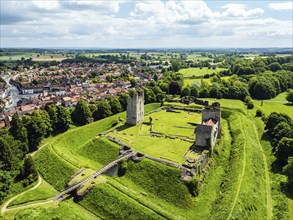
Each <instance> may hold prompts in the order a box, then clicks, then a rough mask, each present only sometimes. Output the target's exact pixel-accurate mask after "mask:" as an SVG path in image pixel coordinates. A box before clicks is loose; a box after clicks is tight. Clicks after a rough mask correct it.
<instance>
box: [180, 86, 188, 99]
mask: <svg viewBox="0 0 293 220" xmlns="http://www.w3.org/2000/svg"><path fill="white" fill-rule="evenodd" d="M189 95H190V89H189V88H188V87H185V88H183V89H182V91H181V97H185V96H189Z"/></svg>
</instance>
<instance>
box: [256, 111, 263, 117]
mask: <svg viewBox="0 0 293 220" xmlns="http://www.w3.org/2000/svg"><path fill="white" fill-rule="evenodd" d="M263 115H264V113H263V111H262V110H260V109H257V110H256V113H255V116H256V117H262V116H263Z"/></svg>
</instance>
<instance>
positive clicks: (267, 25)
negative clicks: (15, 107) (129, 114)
mask: <svg viewBox="0 0 293 220" xmlns="http://www.w3.org/2000/svg"><path fill="white" fill-rule="evenodd" d="M124 2H125V1H114V0H113V1H108V2H106V1H98V0H97V1H87V0H83V1H77V0H59V1H58V0H47V1H45V0H43V1H36V0H34V1H28V0H26V1H25V2H24V1H5V2H3V4H2V1H1V26H0V28H1V29H0V31H1V39H0V40H1V41H0V43H1V46H2V45H4V46H21V45H25V46H40V47H41V46H74V47H75V46H93V47H99V46H102V47H116V46H119V47H154V46H156V47H180V46H182V47H198V46H201V47H204V46H221V47H230V46H238V47H242V46H247V45H251V44H255V45H258V46H265V44H267V45H269V44H270V45H271V46H284V45H288V42H289V43H290V42H291V44H292V30H291V27H292V21H291V20H288V19H287V21H285V19H284V18H283V19H282V20H279V19H277V18H276V16H274V17H275V18H274V19H273V18H269V17H268V14H264V10H263V9H261V8H252V7H249V4H248V3H247V6H245V5H243V4H226V5H223V6H222V7H219V8H218V9H212V8H211V7H209V1H200V0H196V1H185V0H182V1H165V0H164V1H159V0H155V1H141V2H133V1H132V2H129V1H128V2H127V5H126V6H127V7H126V8H128V11H127V13H126V12H125V11H123V13H118V12H120V10H122V9H123V10H124V8H125V7H121V4H124ZM2 6H3V7H2ZM130 6H131V7H130ZM265 6H266V4H264V7H265ZM275 13H278V12H275ZM16 15H17V16H16ZM273 43H274V44H273ZM291 44H289V45H288V46H290V45H291Z"/></svg>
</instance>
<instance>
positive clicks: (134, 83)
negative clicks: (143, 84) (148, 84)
mask: <svg viewBox="0 0 293 220" xmlns="http://www.w3.org/2000/svg"><path fill="white" fill-rule="evenodd" d="M130 84H131V87H135V85H136V80H135V79H134V78H132V79H131V80H130Z"/></svg>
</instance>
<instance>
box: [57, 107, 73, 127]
mask: <svg viewBox="0 0 293 220" xmlns="http://www.w3.org/2000/svg"><path fill="white" fill-rule="evenodd" d="M57 113H58V122H57V126H56V127H57V132H64V131H67V130H68V129H69V126H70V123H71V117H70V113H69V111H68V109H67V108H65V107H63V106H61V105H60V106H58V107H57Z"/></svg>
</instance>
